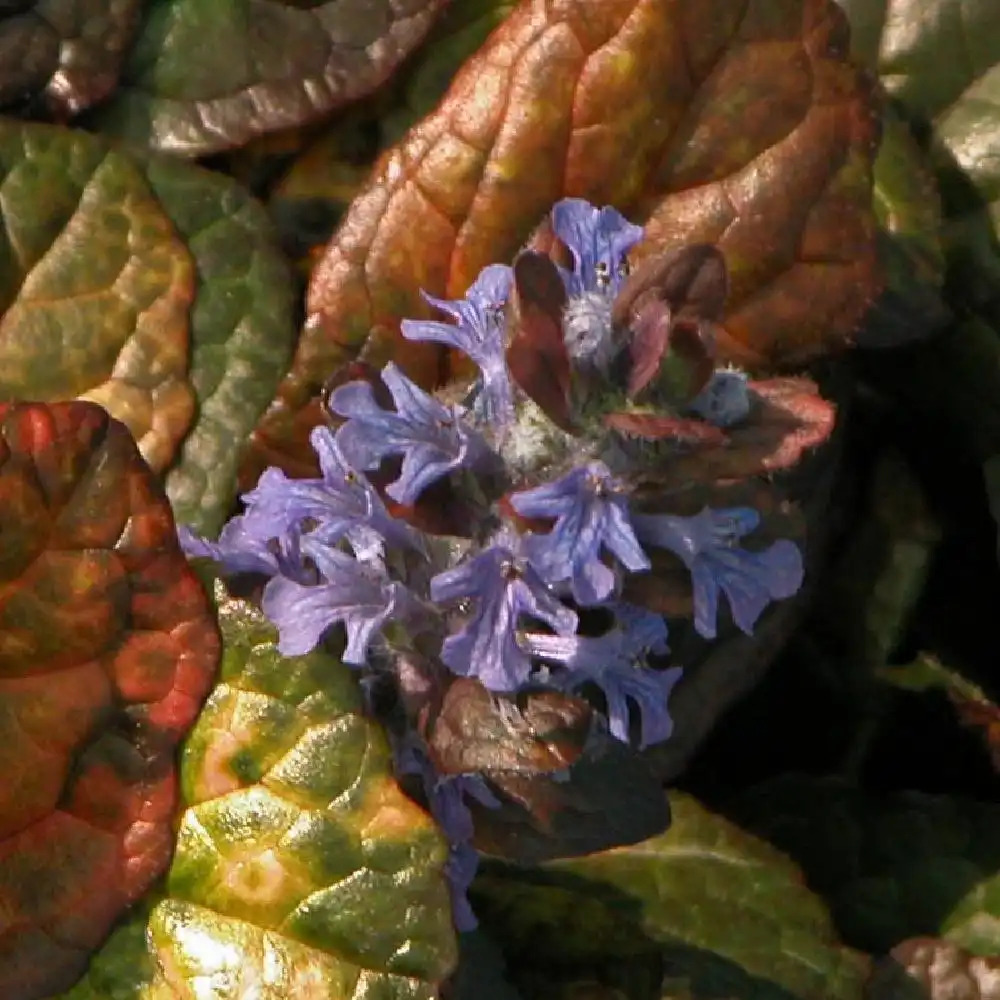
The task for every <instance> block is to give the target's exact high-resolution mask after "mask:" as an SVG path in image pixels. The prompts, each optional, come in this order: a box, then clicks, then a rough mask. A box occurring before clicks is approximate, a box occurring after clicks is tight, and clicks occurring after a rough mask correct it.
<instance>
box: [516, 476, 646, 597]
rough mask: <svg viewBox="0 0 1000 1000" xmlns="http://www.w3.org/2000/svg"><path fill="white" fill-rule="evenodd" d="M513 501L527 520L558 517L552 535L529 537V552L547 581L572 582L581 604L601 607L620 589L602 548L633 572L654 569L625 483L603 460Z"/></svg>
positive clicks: (533, 563)
mask: <svg viewBox="0 0 1000 1000" xmlns="http://www.w3.org/2000/svg"><path fill="white" fill-rule="evenodd" d="M510 502H511V505H512V506H513V508H514V510H516V511H517V512H518V513H519V514H520V515H522V516H523V517H554V518H555V519H556V523H555V525H554V527H553V528H552V530H551V531H550V532H549V533H548V534H546V535H538V534H530V535H528V536H527V538H525V540H524V543H523V545H524V552H525V555H526V556H527V558H528V560H529V561H530V562H531V565H532V566H534V567H535V569H537V570H538V573H539V575H540V576H541V577H542V579H543V580H545V581H546V583H560V582H562V581H563V580H569V581H570V584H571V588H572V593H573V599H574V600H575V601H576V602H577V603H578V604H582V605H591V604H600V603H601V602H602V601H604V600H606V599H607V598H608V596H609V595H610V594H611V592H612V591H613V590H614V586H615V574H614V572H613V570H611V569H610V568H609V567H608V566H606V565H605V564H604V563H603V562H602V560H601V548H602V547H603V548H606V549H607V550H608V551H609V552H611V553H612V554H613V555H615V556H616V557H617V558H618V559H619V561H620V562H621V563H622V564H623V565H624V566H625V567H626V569H628V570H630V571H631V572H633V573H638V572H641V571H642V570H646V569H649V566H650V562H649V559H648V557H647V556H646V553H645V552H643V550H642V546H641V545H640V544H639V540H638V539H637V538H636V536H635V532H634V531H633V530H632V525H631V524H630V522H629V514H628V507H627V504H626V501H625V496H624V493H623V488H622V485H621V483H620V482H619V481H618V480H616V479H615V478H614V477H612V475H611V473H610V472H609V471H608V468H607V466H606V465H604V463H603V462H591V463H590V464H589V465H586V466H584V467H583V468H580V469H574V470H573V471H572V472H570V473H568V474H567V475H565V476H563V477H562V478H561V479H557V480H556V481H555V482H552V483H547V484H546V485H544V486H539V487H537V488H536V489H532V490H524V491H523V492H521V493H515V494H513V495H512V496H511V498H510Z"/></svg>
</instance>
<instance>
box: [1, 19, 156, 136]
mask: <svg viewBox="0 0 1000 1000" xmlns="http://www.w3.org/2000/svg"><path fill="white" fill-rule="evenodd" d="M141 8H142V0H114V2H112V3H109V2H108V0H27V2H15V3H7V4H4V13H3V14H0V51H2V52H3V53H4V58H3V59H2V60H0V106H9V105H23V104H25V103H26V102H27V103H28V104H29V105H31V106H33V107H34V106H38V108H39V109H41V110H45V111H48V112H50V113H52V114H54V115H56V116H58V117H60V118H64V117H66V116H68V115H73V114H76V113H77V112H79V111H82V110H83V109H84V108H87V107H89V106H90V105H91V104H94V103H95V102H96V101H100V100H103V99H104V98H105V97H107V96H108V94H110V93H111V92H112V91H113V90H114V88H115V85H116V84H117V82H118V73H119V70H120V69H121V63H122V59H123V58H124V56H125V53H126V51H127V49H128V46H129V44H130V43H131V41H132V38H133V37H134V35H135V31H136V28H137V27H138V24H139V16H140V11H141Z"/></svg>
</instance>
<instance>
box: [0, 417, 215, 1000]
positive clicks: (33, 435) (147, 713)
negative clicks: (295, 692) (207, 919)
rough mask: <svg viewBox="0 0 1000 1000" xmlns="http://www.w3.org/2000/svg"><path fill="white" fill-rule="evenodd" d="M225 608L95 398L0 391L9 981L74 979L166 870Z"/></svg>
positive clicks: (9, 992) (46, 989)
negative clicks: (179, 779)
mask: <svg viewBox="0 0 1000 1000" xmlns="http://www.w3.org/2000/svg"><path fill="white" fill-rule="evenodd" d="M218 652H219V642H218V635H217V632H216V626H215V616H214V614H213V613H212V610H211V608H210V607H209V602H208V600H207V598H206V595H205V593H204V591H203V589H202V588H201V586H200V584H199V582H198V580H197V579H196V578H195V576H194V574H193V573H192V572H191V571H190V569H189V568H188V565H187V560H186V559H185V558H184V555H183V553H182V552H181V551H180V548H179V546H178V543H177V536H176V532H175V530H174V522H173V518H172V517H171V515H170V506H169V504H168V503H167V499H166V497H165V496H164V495H163V492H162V490H161V489H160V487H159V486H158V484H157V482H156V480H155V478H154V477H153V475H152V474H151V473H150V471H149V469H148V468H147V467H146V465H145V464H144V463H143V461H142V459H141V458H140V457H139V454H138V452H137V451H136V447H135V442H134V441H133V440H132V438H131V437H130V436H129V434H128V432H127V431H126V429H125V428H124V427H123V426H122V425H121V424H120V423H118V422H117V421H114V420H111V419H110V418H109V417H108V415H107V413H105V412H104V411H103V410H102V409H100V408H99V407H97V406H94V405H93V404H91V403H80V402H76V403H56V404H52V405H45V404H41V403H19V404H13V405H9V404H4V405H0V774H2V775H3V780H2V781H0V913H3V920H2V922H0V996H3V997H4V998H8V997H9V998H11V1000H24V998H35V997H43V996H49V995H50V994H51V993H52V992H53V991H54V990H59V989H64V988H65V987H66V986H68V985H70V984H71V983H73V982H74V980H75V979H76V978H77V977H78V976H79V975H80V973H81V972H82V971H83V968H84V967H85V965H86V960H87V955H88V953H89V952H90V951H91V950H92V949H94V948H96V947H98V946H99V945H100V944H101V942H102V941H103V940H104V938H105V936H106V935H107V934H108V932H109V931H110V929H111V927H112V925H113V924H114V922H115V920H116V919H117V918H118V916H119V915H120V914H121V912H122V911H123V910H124V909H125V908H126V907H127V906H128V905H129V904H130V903H132V902H134V901H135V900H136V899H139V898H141V897H142V895H143V894H144V893H145V892H146V891H147V890H148V889H149V887H150V885H151V884H152V882H153V881H154V880H155V879H156V878H157V877H158V876H159V875H160V874H161V873H162V872H163V871H164V869H165V868H166V866H167V864H168V862H169V860H170V853H171V848H172V840H173V829H172V819H173V811H174V808H175V805H176V782H175V773H174V749H175V746H176V744H177V742H178V740H179V739H180V738H181V737H182V736H183V735H184V733H185V732H186V731H187V729H188V728H189V727H190V726H191V725H192V723H193V722H194V720H195V717H196V716H197V713H198V708H199V705H200V703H201V700H202V698H204V696H205V695H206V694H207V693H208V690H209V688H210V686H211V683H212V679H213V673H214V670H215V666H216V658H217V656H218Z"/></svg>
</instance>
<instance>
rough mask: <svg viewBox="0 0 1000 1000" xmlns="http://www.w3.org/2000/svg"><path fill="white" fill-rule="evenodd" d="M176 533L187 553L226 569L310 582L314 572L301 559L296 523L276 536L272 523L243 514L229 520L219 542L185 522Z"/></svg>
mask: <svg viewBox="0 0 1000 1000" xmlns="http://www.w3.org/2000/svg"><path fill="white" fill-rule="evenodd" d="M177 537H178V539H179V541H180V543H181V548H182V549H183V550H184V552H185V554H186V555H188V556H191V557H192V558H193V559H199V558H205V559H212V560H213V561H214V562H216V563H218V564H219V565H220V566H221V567H222V568H223V569H224V570H225V571H226V572H227V573H263V574H264V575H265V576H278V575H281V576H287V577H288V578H289V579H291V580H298V581H299V582H300V583H309V582H311V577H312V575H313V574H312V573H311V571H310V570H309V569H308V568H307V567H306V566H305V564H304V563H303V561H302V554H301V552H300V549H299V533H298V530H297V529H296V528H294V527H293V528H291V529H289V530H288V531H286V532H284V533H282V534H280V535H278V536H277V537H274V535H273V532H272V530H271V529H270V528H269V527H268V528H265V527H264V526H263V525H262V524H261V523H260V522H259V521H255V519H253V518H248V517H247V516H246V515H241V516H239V517H234V518H231V519H230V520H229V521H228V522H227V523H226V526H225V527H224V528H223V529H222V532H221V534H220V535H219V540H218V541H217V542H211V541H209V540H208V539H207V538H202V537H201V535H198V534H195V532H193V531H191V529H190V528H188V527H187V526H186V525H183V524H182V525H180V526H179V527H178V528H177Z"/></svg>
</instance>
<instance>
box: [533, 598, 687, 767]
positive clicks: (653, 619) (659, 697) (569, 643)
mask: <svg viewBox="0 0 1000 1000" xmlns="http://www.w3.org/2000/svg"><path fill="white" fill-rule="evenodd" d="M616 617H617V623H616V625H615V627H614V628H612V629H610V630H609V631H608V632H605V633H604V635H601V636H597V637H596V638H589V637H587V636H576V635H574V636H560V635H544V634H542V633H536V632H529V633H526V634H522V636H521V645H522V647H523V648H524V649H525V651H526V652H528V653H530V654H531V655H532V656H535V657H538V658H539V659H542V660H548V661H549V662H552V663H559V664H561V665H562V666H563V667H565V668H566V670H565V672H560V673H558V674H556V675H554V676H553V677H552V679H551V680H552V683H553V684H554V685H555V686H556V687H559V688H561V689H563V690H575V689H577V688H579V687H581V686H582V685H583V684H586V683H587V682H590V683H592V684H595V685H597V687H599V688H600V689H601V690H602V691H603V692H604V697H605V700H606V701H607V706H608V707H607V714H608V728H609V730H610V731H611V734H612V735H613V736H615V737H616V738H617V739H619V740H622V741H623V742H625V743H627V742H628V738H629V704H628V703H629V701H632V702H634V704H635V706H636V708H637V709H638V711H639V747H640V749H642V748H643V747H647V746H649V745H650V744H652V743H661V742H662V741H663V740H666V739H669V737H670V734H671V733H672V732H673V728H674V723H673V719H671V717H670V713H669V712H668V711H667V699H668V698H669V697H670V692H671V691H672V690H673V687H674V685H675V684H676V683H677V681H678V680H679V679H680V676H681V673H682V670H681V668H680V667H671V668H670V669H669V670H652V669H649V668H647V667H645V666H643V665H642V662H643V660H645V658H646V656H647V655H648V654H649V653H664V652H666V639H667V626H666V623H665V622H664V620H663V619H662V618H661V617H660V616H659V615H655V614H653V613H652V612H649V611H645V610H644V609H642V608H636V607H633V606H631V605H624V604H623V605H619V606H618V610H617V615H616Z"/></svg>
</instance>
